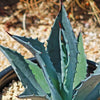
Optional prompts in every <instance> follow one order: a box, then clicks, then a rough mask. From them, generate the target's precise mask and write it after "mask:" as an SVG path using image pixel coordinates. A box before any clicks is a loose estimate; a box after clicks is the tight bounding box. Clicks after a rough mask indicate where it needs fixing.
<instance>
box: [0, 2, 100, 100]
mask: <svg viewBox="0 0 100 100" xmlns="http://www.w3.org/2000/svg"><path fill="white" fill-rule="evenodd" d="M44 5H45V6H44ZM76 8H77V10H76V12H74V15H75V17H74V18H76V16H78V17H77V18H76V19H74V20H72V19H70V21H71V25H72V27H73V31H74V33H75V35H76V37H77V35H78V34H79V32H81V33H82V34H83V41H84V49H85V54H86V57H87V59H89V60H93V61H95V62H100V45H99V44H100V25H99V24H98V23H97V22H96V21H95V20H94V19H95V18H94V16H90V15H88V14H87V13H86V12H85V11H84V10H82V9H81V8H79V7H76ZM3 11H4V12H2V13H0V45H3V46H6V47H9V48H11V49H13V50H17V51H18V52H19V53H21V54H22V55H23V56H25V58H30V57H33V55H32V54H31V53H30V52H29V51H28V50H27V49H26V48H24V47H23V46H22V45H20V44H19V43H17V42H16V41H15V40H13V39H12V38H11V37H10V36H8V34H7V33H6V31H8V32H9V33H11V34H13V35H20V36H26V37H32V38H37V37H38V39H39V40H40V41H41V42H45V41H46V40H47V39H48V37H49V34H50V31H51V27H52V25H53V23H54V19H55V18H56V16H57V14H58V12H59V7H58V6H56V5H53V4H52V3H50V2H49V3H45V2H42V3H41V4H39V6H38V7H34V9H32V8H27V6H26V5H25V4H23V3H21V2H19V3H17V4H15V5H12V6H10V7H9V6H6V7H4V9H3ZM82 11H83V12H82ZM68 12H69V11H68ZM80 12H81V14H80ZM8 65H10V64H9V62H8V60H7V59H6V57H5V56H4V55H3V54H2V53H1V52H0V71H2V70H3V69H5V68H6V67H7V66H8ZM12 84H13V85H16V86H15V87H17V88H16V89H15V88H14V86H11V85H10V87H9V88H6V89H4V93H3V96H2V100H14V99H16V100H20V99H18V98H16V96H17V95H19V94H20V93H22V91H24V88H23V86H22V84H21V83H20V82H17V83H16V82H15V83H14V81H13V82H12ZM15 90H16V91H17V92H18V91H20V92H18V93H19V94H18V93H17V92H14V91H15ZM8 95H9V98H7V97H8ZM25 100H26V99H25ZM27 100H30V99H27Z"/></svg>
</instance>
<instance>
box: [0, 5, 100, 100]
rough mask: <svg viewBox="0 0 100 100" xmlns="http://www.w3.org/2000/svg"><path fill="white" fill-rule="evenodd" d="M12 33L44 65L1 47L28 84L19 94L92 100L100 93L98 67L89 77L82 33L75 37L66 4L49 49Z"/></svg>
mask: <svg viewBox="0 0 100 100" xmlns="http://www.w3.org/2000/svg"><path fill="white" fill-rule="evenodd" d="M8 34H9V33H8ZM9 35H10V36H11V37H12V38H13V39H15V40H16V41H18V42H19V43H20V44H22V45H23V46H25V47H26V48H27V49H28V50H29V51H30V52H31V53H32V54H33V55H34V56H35V57H36V59H37V61H38V63H39V65H40V67H41V68H40V67H38V66H37V65H36V64H34V63H33V62H30V61H28V60H25V59H24V58H23V57H22V56H21V55H20V54H19V53H17V52H15V51H13V50H10V49H8V48H5V47H3V46H0V50H1V51H2V52H3V53H4V55H5V56H6V57H7V58H8V60H9V61H10V63H11V64H12V67H13V69H14V70H15V72H16V74H17V76H18V77H19V79H20V81H21V82H22V84H23V86H24V87H25V91H24V92H23V93H22V94H21V95H19V96H18V97H20V98H27V97H40V98H46V99H48V100H72V99H73V100H89V99H88V98H92V96H91V94H92V95H93V96H94V98H97V97H98V96H99V93H98V91H99V90H100V88H99V87H100V84H99V82H100V80H98V78H100V75H99V68H98V70H97V72H95V74H94V75H93V76H90V77H89V78H86V74H87V73H86V70H87V64H86V57H85V54H84V49H83V41H82V35H81V34H79V37H78V40H77V39H76V38H75V35H74V33H73V31H72V27H71V25H70V21H69V19H68V18H67V13H66V11H65V8H64V5H63V4H61V10H60V12H59V14H58V16H57V18H56V20H55V23H54V25H53V27H52V31H51V34H50V37H49V39H48V41H47V42H48V45H47V49H46V48H45V47H44V43H41V42H39V41H38V39H32V38H27V37H21V36H16V35H11V34H9ZM78 52H79V54H78ZM96 73H97V74H96ZM85 78H86V79H85ZM83 80H84V81H83ZM79 84H80V85H79ZM75 87H76V88H75ZM74 91H75V92H74ZM73 92H74V93H73ZM94 92H95V93H94ZM91 100H92V99H91Z"/></svg>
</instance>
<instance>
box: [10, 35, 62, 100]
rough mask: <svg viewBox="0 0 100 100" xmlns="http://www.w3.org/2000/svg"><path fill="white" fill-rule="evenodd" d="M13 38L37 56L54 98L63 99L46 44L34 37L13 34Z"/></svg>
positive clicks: (55, 99)
mask: <svg viewBox="0 0 100 100" xmlns="http://www.w3.org/2000/svg"><path fill="white" fill-rule="evenodd" d="M12 38H14V39H15V40H16V41H18V42H19V43H21V44H22V45H23V46H25V47H26V48H27V49H29V50H30V52H31V53H32V54H34V55H35V56H36V59H37V61H38V62H39V64H40V66H41V68H42V70H43V73H44V76H45V79H46V81H47V83H48V86H49V88H50V91H51V94H52V99H53V100H57V98H58V99H59V100H62V98H61V96H60V94H59V93H60V91H59V81H58V77H57V74H56V70H55V68H54V66H53V64H52V62H51V60H50V58H49V55H48V53H47V52H46V51H45V48H44V44H43V43H41V42H39V41H38V40H37V39H32V38H26V37H20V36H16V35H12Z"/></svg>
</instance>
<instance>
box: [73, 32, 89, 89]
mask: <svg viewBox="0 0 100 100" xmlns="http://www.w3.org/2000/svg"><path fill="white" fill-rule="evenodd" d="M77 41H78V52H79V54H78V58H77V59H78V63H77V68H76V74H75V78H74V88H75V87H76V86H77V85H78V84H79V83H80V82H81V81H82V80H84V79H85V78H86V74H87V63H86V56H85V53H84V47H83V40H82V34H81V33H80V34H79V36H78V39H77Z"/></svg>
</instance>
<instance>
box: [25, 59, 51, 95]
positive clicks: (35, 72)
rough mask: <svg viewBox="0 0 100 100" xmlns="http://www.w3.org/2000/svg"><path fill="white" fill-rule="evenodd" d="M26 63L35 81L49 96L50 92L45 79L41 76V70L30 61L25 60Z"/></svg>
mask: <svg viewBox="0 0 100 100" xmlns="http://www.w3.org/2000/svg"><path fill="white" fill-rule="evenodd" d="M26 62H27V63H28V64H29V67H30V69H31V70H32V73H33V75H34V76H35V79H36V81H37V82H38V83H39V84H40V86H41V88H42V89H43V90H44V91H45V92H46V93H48V94H50V90H49V87H48V84H47V82H46V80H45V77H44V75H43V72H42V69H40V68H39V67H38V65H37V64H35V63H33V62H31V61H30V60H26Z"/></svg>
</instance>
